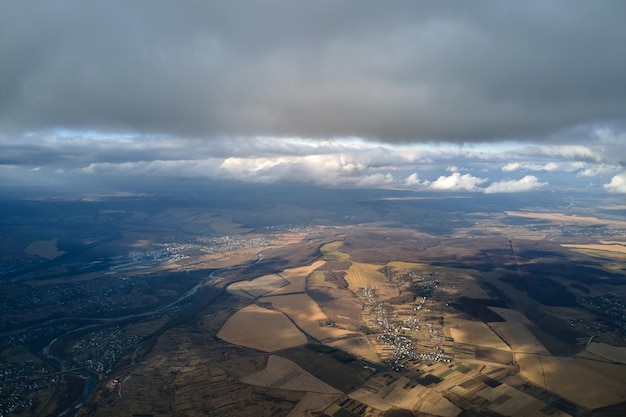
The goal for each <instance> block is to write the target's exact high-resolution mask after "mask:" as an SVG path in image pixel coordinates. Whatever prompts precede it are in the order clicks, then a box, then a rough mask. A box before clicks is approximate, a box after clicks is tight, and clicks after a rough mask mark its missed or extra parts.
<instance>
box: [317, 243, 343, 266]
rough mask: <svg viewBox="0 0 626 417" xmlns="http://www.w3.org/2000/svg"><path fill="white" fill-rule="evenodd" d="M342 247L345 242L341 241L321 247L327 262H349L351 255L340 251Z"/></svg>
mask: <svg viewBox="0 0 626 417" xmlns="http://www.w3.org/2000/svg"><path fill="white" fill-rule="evenodd" d="M342 245H343V242H341V241H335V242H331V243H327V244H325V245H323V246H322V247H320V253H321V254H322V257H323V258H324V259H325V260H327V261H348V260H350V255H348V254H347V253H345V252H341V251H340V250H339V249H340V248H341V246H342Z"/></svg>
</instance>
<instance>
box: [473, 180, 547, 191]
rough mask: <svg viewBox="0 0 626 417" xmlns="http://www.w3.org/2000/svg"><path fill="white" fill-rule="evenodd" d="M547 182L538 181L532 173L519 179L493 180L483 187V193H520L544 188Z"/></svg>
mask: <svg viewBox="0 0 626 417" xmlns="http://www.w3.org/2000/svg"><path fill="white" fill-rule="evenodd" d="M547 185H548V183H547V182H539V179H538V178H537V177H535V176H534V175H526V176H525V177H524V178H522V179H520V180H502V181H498V182H494V183H492V184H491V185H489V186H488V187H487V188H485V189H484V192H485V194H495V193H520V192H526V191H533V190H538V189H541V188H545V187H546V186H547Z"/></svg>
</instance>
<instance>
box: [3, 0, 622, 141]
mask: <svg viewBox="0 0 626 417" xmlns="http://www.w3.org/2000/svg"><path fill="white" fill-rule="evenodd" d="M625 15H626V3H624V2H623V1H617V0H616V1H610V0H608V1H600V2H574V3H572V2H570V1H566V0H557V1H551V2H545V1H524V2H488V1H481V0H478V1H472V2H461V3H457V4H454V5H449V4H445V3H440V2H430V1H400V2H397V3H395V4H394V7H389V5H388V4H383V3H381V2H378V1H367V0H365V1H363V0H347V1H341V2H336V1H330V0H322V1H315V2H291V1H278V0H270V1H264V2H258V1H246V0H244V1H238V2H230V1H210V2H199V1H191V0H185V1H180V2H176V4H173V3H171V2H167V1H161V0H155V1H150V2H126V1H120V0H111V1H106V2H84V1H79V0H64V1H57V2H34V1H29V0H26V1H19V2H11V1H3V2H0V39H2V42H0V61H1V62H2V63H3V64H2V65H1V66H0V91H2V95H0V130H1V131H4V132H13V133H16V134H20V133H24V132H36V131H46V130H50V129H71V130H74V131H85V130H91V131H99V132H125V133H127V132H134V133H140V134H157V135H161V134H164V135H168V136H173V137H196V138H213V139H214V138H216V137H232V136H240V137H246V136H255V135H265V136H275V137H285V136H297V137H309V138H333V137H361V138H370V139H376V140H380V141H388V142H411V141H449V142H459V143H462V142H470V141H486V140H496V139H503V138H515V139H522V140H527V139H534V140H539V141H541V140H551V141H557V142H558V141H564V140H569V137H571V135H572V134H573V133H572V132H578V131H581V129H582V131H589V129H591V128H594V127H597V126H598V125H601V126H605V125H607V124H613V125H615V126H623V125H624V122H625V121H626V116H625V115H626V84H625V83H624V82H623V74H624V73H626V54H624V53H623V45H624V43H625V42H624V41H626V25H624V24H623V16H625Z"/></svg>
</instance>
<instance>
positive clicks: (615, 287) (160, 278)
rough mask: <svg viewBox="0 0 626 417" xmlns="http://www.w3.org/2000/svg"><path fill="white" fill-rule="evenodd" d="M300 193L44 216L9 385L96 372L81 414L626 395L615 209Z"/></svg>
mask: <svg viewBox="0 0 626 417" xmlns="http://www.w3.org/2000/svg"><path fill="white" fill-rule="evenodd" d="M476 198H478V197H476ZM481 198H482V197H481ZM389 201H392V202H393V204H392V205H391V206H389V205H388V204H390V203H389ZM416 201H418V203H416ZM454 202H455V203H458V200H454ZM178 203H179V202H178V201H177V202H176V204H178ZM309 203H311V204H313V202H309ZM116 204H117V203H116ZM295 204H296V203H293V204H289V205H285V206H281V205H280V204H275V205H273V204H268V205H267V206H263V207H257V206H256V205H254V204H251V205H250V206H248V207H243V206H242V207H239V205H235V206H236V207H234V208H232V207H231V208H223V209H219V210H217V209H216V210H212V211H210V212H208V211H207V210H206V209H205V207H204V205H199V207H194V206H192V207H182V208H167V209H166V210H165V209H162V208H160V207H158V206H154V207H153V206H152V205H150V204H147V205H146V207H148V208H149V210H152V211H149V210H148V208H146V209H145V211H146V212H141V211H140V210H131V209H128V210H126V209H124V208H123V207H116V206H115V204H111V205H110V207H108V208H107V207H104V208H102V210H97V213H96V214H95V215H94V216H96V218H97V221H98V222H101V223H97V224H98V226H97V227H95V226H92V227H93V229H92V231H91V232H89V233H87V232H84V230H88V229H89V228H88V227H86V226H85V227H83V226H84V225H82V226H81V227H76V231H75V232H74V233H76V235H74V236H72V235H71V234H70V232H68V231H64V230H61V229H50V230H45V231H39V230H35V229H37V227H34V226H29V225H28V224H27V223H24V224H25V225H22V226H20V227H22V228H24V229H28V228H31V229H32V230H31V229H28V230H30V231H29V232H28V233H27V234H25V236H24V237H23V238H22V240H21V245H19V248H16V249H12V250H13V252H10V257H15V259H17V257H19V256H24V257H27V258H28V263H26V262H25V264H24V265H23V266H21V268H22V269H15V266H14V264H13V263H12V262H13V261H12V260H10V259H9V256H7V257H6V258H5V271H6V276H7V277H8V279H7V280H6V281H3V283H2V285H3V292H2V293H0V294H1V295H2V297H1V299H0V302H1V303H2V306H3V317H2V321H0V324H2V326H4V327H3V329H4V330H3V333H2V335H3V338H2V342H3V343H4V345H3V348H2V351H1V352H0V358H1V359H2V362H1V364H2V366H3V368H2V369H0V371H2V373H1V374H0V376H1V377H2V378H4V379H2V381H9V382H3V385H2V394H1V395H4V393H7V392H9V391H8V390H7V389H6V388H5V387H8V386H10V387H11V389H12V391H11V392H12V394H13V393H14V394H15V396H16V397H19V398H20V401H22V402H21V404H24V406H23V407H22V408H21V410H22V411H21V413H22V414H23V415H25V416H27V415H41V416H44V415H51V414H52V415H54V414H61V413H62V412H64V411H65V410H67V409H69V408H70V407H75V406H77V405H78V404H79V403H80V402H82V401H81V400H82V398H83V397H82V395H85V394H83V393H84V392H86V391H87V394H88V395H87V397H88V400H87V401H86V402H85V403H84V404H82V405H81V407H79V408H78V411H77V413H76V414H78V415H79V416H96V417H98V416H104V415H133V414H136V415H153V416H159V417H161V416H166V415H189V416H195V415H197V416H200V415H205V416H211V415H216V416H217V415H235V414H236V415H239V416H242V417H247V416H262V415H272V416H274V415H275V416H279V417H286V416H289V417H300V416H308V415H315V413H317V414H318V415H323V413H324V414H326V415H330V416H333V415H336V416H341V415H344V416H350V417H353V416H354V415H359V416H368V417H370V416H371V417H374V416H381V417H388V416H393V415H394V413H396V414H395V415H398V416H399V415H407V416H410V415H413V416H420V417H421V416H426V415H429V416H433V415H436V416H442V417H444V416H446V417H466V416H477V415H485V416H489V417H491V416H512V417H525V416H542V417H543V416H546V415H549V416H552V417H567V416H572V417H589V416H594V417H595V416H596V415H597V416H601V417H615V416H620V413H622V412H623V411H624V410H626V408H625V407H626V398H625V396H624V393H626V377H624V375H626V369H625V367H626V364H625V361H626V359H625V355H624V349H626V347H625V346H624V345H625V342H624V335H625V334H626V327H623V326H622V325H623V324H626V316H624V312H623V310H624V309H623V306H624V305H625V303H626V299H625V298H624V288H626V280H625V279H624V276H625V272H624V266H623V261H624V256H626V254H624V253H623V250H622V248H623V247H624V243H623V236H622V235H621V234H620V233H622V232H621V229H620V227H621V225H620V223H619V222H618V220H616V219H615V218H612V219H608V220H607V219H604V218H602V216H601V215H597V217H596V216H592V215H591V214H589V213H590V211H580V212H577V213H576V212H567V213H563V214H562V215H556V214H548V215H546V214H542V213H540V212H539V211H537V210H530V209H528V210H521V209H523V208H524V207H523V205H522V206H520V207H513V208H512V209H511V210H500V209H497V210H496V209H494V207H500V206H497V205H491V206H488V205H484V204H482V203H481V204H478V203H476V204H475V205H469V206H463V207H461V206H458V207H457V209H455V210H456V211H441V210H440V204H441V200H440V198H439V197H437V198H436V199H432V200H385V199H376V198H372V199H370V200H367V204H365V203H364V204H363V205H359V207H358V209H356V208H355V209H354V211H353V212H352V215H351V216H350V217H345V216H343V215H336V213H333V212H331V211H328V210H327V209H326V208H325V207H323V204H328V205H331V204H335V201H330V200H329V201H324V202H323V203H317V205H315V208H314V209H313V208H310V209H309V208H296V209H294V205H295ZM359 204H361V203H359ZM426 204H427V205H429V207H430V208H428V209H426V208H421V207H422V205H426ZM494 204H495V203H494ZM250 207H252V208H250ZM280 207H287V208H286V209H285V210H286V211H284V212H281V211H280V210H281V209H280ZM470 208H473V209H475V210H477V211H476V212H470ZM500 208H502V207H500ZM517 208H519V209H520V210H513V209H517ZM85 210H92V206H88V209H85ZM463 210H464V211H463ZM489 210H491V211H489ZM505 211H506V212H508V214H507V213H505ZM62 212H63V210H60V211H59V213H62ZM519 213H523V215H518V214H519ZM547 213H548V212H547ZM549 213H558V209H557V208H555V209H554V210H550V211H549ZM585 213H587V214H585ZM56 216H62V214H56ZM298 216H301V217H298ZM383 217H384V219H383ZM77 218H78V219H81V218H82V217H77ZM285 218H289V219H290V220H289V222H287V221H285V220H284V219H285ZM112 219H115V221H116V222H119V225H120V226H119V229H120V232H119V234H110V235H109V234H107V233H108V232H109V231H110V230H111V229H112V228H111V227H110V224H111V223H110V221H113V220H112ZM74 221H78V220H75V219H74V218H71V219H70V220H68V221H67V222H68V224H69V223H72V222H74ZM141 222H144V223H141ZM151 222H153V223H151ZM316 222H317V223H316ZM140 223H141V224H140ZM95 224H96V223H95ZM7 227H9V226H7ZM11 227H13V226H11ZM15 227H18V226H15ZM67 230H70V229H69V228H68V229H67ZM51 236H59V238H58V240H57V238H54V239H52V238H51ZM101 236H104V237H101ZM33 242H44V243H38V244H36V245H33ZM5 247H8V248H9V249H11V248H10V247H9V246H8V245H5ZM25 248H27V251H26V252H25ZM9 249H7V251H8V250H9ZM40 249H41V250H42V251H44V250H45V251H48V250H49V251H51V252H39V250H40ZM53 249H54V251H57V252H53V251H52V250H53ZM81 251H83V252H81ZM58 252H65V253H63V254H59V253H58ZM7 253H9V252H7ZM53 256H54V258H53ZM11 259H13V258H11ZM592 336H593V337H592ZM44 348H48V350H47V351H46V352H47V353H46V355H43V354H42V352H43V351H44ZM54 357H58V358H62V359H63V360H64V361H65V362H64V363H65V366H66V369H67V370H69V372H67V373H65V374H58V372H59V369H60V365H59V364H58V362H57V361H56V360H55V359H54ZM18 371H19V373H18ZM28 372H31V374H28ZM5 375H6V376H5ZM16 375H17V376H19V378H18V377H17V376H16ZM24 375H34V377H32V378H30V379H28V378H22V376H24ZM88 378H92V379H90V381H93V385H94V386H93V391H92V392H88V390H87V388H89V386H88V384H87V383H86V382H85V381H87V380H88ZM22 381H28V382H29V383H26V382H24V383H22ZM33 381H34V382H35V383H36V384H33V383H32V382H33ZM580 381H583V382H580ZM590 387H592V388H590ZM35 388H37V389H35ZM1 395H0V396H1ZM5 397H6V395H5ZM5 397H2V398H3V399H4V398H5ZM31 400H32V403H33V404H35V405H34V406H33V407H32V410H31V409H29V408H28V403H29V401H31ZM2 404H4V403H2ZM29 413H30V414H29ZM402 413H404V414H402ZM621 415H623V413H622V414H621Z"/></svg>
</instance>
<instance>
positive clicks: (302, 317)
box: [259, 293, 352, 340]
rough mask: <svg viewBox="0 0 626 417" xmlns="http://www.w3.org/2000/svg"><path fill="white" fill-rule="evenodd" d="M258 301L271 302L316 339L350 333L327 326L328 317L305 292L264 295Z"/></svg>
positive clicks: (325, 338) (332, 337) (333, 337)
mask: <svg viewBox="0 0 626 417" xmlns="http://www.w3.org/2000/svg"><path fill="white" fill-rule="evenodd" d="M259 303H261V304H265V303H268V304H271V305H272V307H273V308H275V309H276V310H279V311H282V312H283V313H285V314H286V315H287V316H289V318H290V319H292V320H293V321H294V322H295V323H296V324H297V325H298V327H299V328H300V329H302V330H303V331H304V332H305V333H307V334H308V335H310V336H312V337H314V338H315V339H318V340H327V339H335V338H338V337H343V336H346V335H348V334H351V333H352V332H350V331H347V330H343V329H339V328H336V327H330V326H328V325H327V323H328V322H329V320H328V317H327V316H326V314H324V312H323V311H322V310H321V309H320V307H319V306H318V305H317V303H316V302H315V301H313V299H312V298H311V297H309V296H308V295H307V294H302V293H301V294H289V295H277V296H265V297H263V298H260V299H259Z"/></svg>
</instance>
